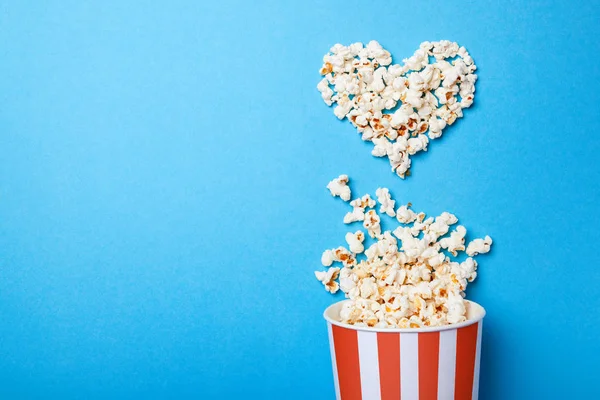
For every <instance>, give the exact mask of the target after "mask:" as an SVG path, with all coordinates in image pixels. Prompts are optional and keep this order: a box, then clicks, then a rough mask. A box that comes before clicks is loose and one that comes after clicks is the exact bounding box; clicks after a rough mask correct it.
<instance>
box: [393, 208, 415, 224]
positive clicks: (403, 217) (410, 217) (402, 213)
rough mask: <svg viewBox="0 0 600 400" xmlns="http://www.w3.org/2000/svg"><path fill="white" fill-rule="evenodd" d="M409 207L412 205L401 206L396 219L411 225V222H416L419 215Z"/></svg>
mask: <svg viewBox="0 0 600 400" xmlns="http://www.w3.org/2000/svg"><path fill="white" fill-rule="evenodd" d="M408 207H410V205H408V206H401V207H400V208H398V211H396V219H397V220H398V222H400V223H402V224H410V223H411V222H415V221H416V219H417V214H416V213H415V212H414V211H413V210H411V209H409V208H408Z"/></svg>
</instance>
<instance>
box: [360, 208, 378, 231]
mask: <svg viewBox="0 0 600 400" xmlns="http://www.w3.org/2000/svg"><path fill="white" fill-rule="evenodd" d="M380 222H381V219H380V218H379V215H377V211H375V210H369V211H367V212H366V214H365V220H364V222H363V226H364V227H365V229H367V232H368V233H369V236H371V237H372V238H375V237H378V236H379V235H381V225H380Z"/></svg>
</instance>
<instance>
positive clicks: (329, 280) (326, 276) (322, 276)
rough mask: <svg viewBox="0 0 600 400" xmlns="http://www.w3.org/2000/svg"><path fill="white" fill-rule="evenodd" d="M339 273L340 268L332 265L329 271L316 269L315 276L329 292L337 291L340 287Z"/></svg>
mask: <svg viewBox="0 0 600 400" xmlns="http://www.w3.org/2000/svg"><path fill="white" fill-rule="evenodd" d="M339 274H340V269H339V268H337V267H331V268H329V269H328V270H327V271H315V276H316V277H317V279H318V280H320V281H321V283H322V284H323V285H324V286H325V290H327V291H328V292H329V293H336V292H337V291H338V289H339V288H340V285H339V284H338V283H337V282H336V279H337V278H338V276H339Z"/></svg>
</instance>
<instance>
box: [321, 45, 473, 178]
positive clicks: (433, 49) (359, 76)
mask: <svg viewBox="0 0 600 400" xmlns="http://www.w3.org/2000/svg"><path fill="white" fill-rule="evenodd" d="M430 57H434V58H435V61H434V62H431V63H430V61H429V58H430ZM448 60H451V61H448ZM391 63H392V58H391V55H390V53H389V52H388V51H387V50H385V49H383V48H382V47H381V45H380V44H379V43H378V42H376V41H371V42H369V43H368V44H367V45H366V46H364V45H363V44H362V43H354V44H351V45H350V46H343V45H341V44H336V45H335V46H333V47H332V48H331V49H330V51H329V53H328V54H326V55H325V56H324V57H323V66H322V67H321V69H320V71H319V72H320V74H321V75H322V76H324V78H323V79H322V80H321V81H320V82H319V83H318V85H317V89H318V90H319V92H320V93H321V97H322V98H323V101H324V102H325V104H327V105H328V106H332V105H335V108H334V114H335V115H336V116H337V117H338V118H339V119H344V118H347V119H348V120H350V122H351V123H352V125H354V126H355V127H356V129H357V130H358V132H359V133H361V134H362V139H363V140H365V141H371V142H373V144H374V148H373V150H372V152H371V154H372V155H373V156H375V157H388V159H389V162H390V165H391V169H392V171H393V172H395V173H396V174H397V175H398V176H400V177H401V178H405V177H406V176H407V175H409V174H410V166H411V159H410V157H411V156H413V155H415V154H416V153H418V152H421V151H427V146H428V144H429V140H433V139H437V138H439V137H440V136H441V135H442V131H443V130H444V129H445V128H446V126H447V125H452V124H453V123H454V122H455V121H456V119H458V118H461V117H462V116H463V112H462V110H463V108H468V107H470V106H471V105H472V104H473V99H474V96H475V82H476V81H477V75H476V74H475V73H474V72H475V70H476V69H477V67H476V66H475V64H474V63H473V58H472V57H471V56H470V55H469V53H468V52H467V50H466V49H465V48H464V47H459V46H458V44H456V43H453V42H449V41H447V40H442V41H439V42H424V43H422V44H421V45H420V47H419V49H418V50H417V51H416V52H415V53H414V54H413V55H412V56H411V57H409V58H407V59H404V60H403V65H396V64H394V65H391ZM459 96H460V97H459ZM459 98H460V101H459ZM392 109H395V110H394V111H392Z"/></svg>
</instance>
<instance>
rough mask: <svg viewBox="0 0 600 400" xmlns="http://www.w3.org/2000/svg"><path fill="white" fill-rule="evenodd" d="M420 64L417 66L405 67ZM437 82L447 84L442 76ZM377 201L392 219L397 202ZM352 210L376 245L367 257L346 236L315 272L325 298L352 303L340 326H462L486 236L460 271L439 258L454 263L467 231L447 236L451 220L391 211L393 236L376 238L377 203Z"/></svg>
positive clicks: (384, 192)
mask: <svg viewBox="0 0 600 400" xmlns="http://www.w3.org/2000/svg"><path fill="white" fill-rule="evenodd" d="M374 48H376V47H374ZM383 56H385V54H383V55H382V57H383ZM422 62H423V61H422V60H420V59H419V58H416V59H414V60H413V61H411V63H416V64H419V63H422ZM442 77H446V78H442ZM450 78H451V79H453V77H452V76H451V77H450ZM439 79H448V77H447V75H444V74H442V75H441V77H440V78H439ZM415 82H417V81H415ZM417 83H418V82H417ZM376 194H377V200H378V202H379V203H380V205H381V207H380V208H379V212H380V213H382V214H383V213H385V214H387V215H389V214H388V212H390V210H391V211H394V206H395V201H394V200H391V196H390V195H389V190H388V189H386V188H379V189H377V192H376ZM350 205H351V206H352V207H353V209H354V210H355V211H356V210H358V211H356V214H357V215H358V214H360V215H361V216H362V221H363V226H364V227H365V228H366V229H367V231H368V234H369V235H370V236H371V237H372V238H373V239H374V240H375V241H374V242H373V243H372V244H371V245H370V246H368V248H366V249H365V245H364V241H365V234H364V233H363V232H362V231H356V232H354V233H352V232H348V233H347V234H346V237H345V239H346V242H347V243H348V247H349V249H346V248H344V247H338V248H337V249H331V250H326V251H325V252H324V253H323V256H322V258H321V261H322V264H323V265H324V266H325V267H329V269H328V270H327V271H317V272H315V275H316V277H317V279H318V280H319V281H321V282H322V283H323V285H324V286H325V289H326V290H327V291H329V292H331V293H335V292H336V291H337V290H339V289H341V290H342V292H344V293H345V295H346V297H347V298H348V299H350V301H349V302H347V303H345V304H344V306H343V308H342V310H341V312H340V320H341V322H344V323H348V324H353V325H356V326H370V327H378V328H419V327H426V326H441V325H447V324H456V323H459V322H462V321H465V320H466V306H465V300H464V296H465V290H466V288H467V284H468V283H469V282H472V281H473V280H474V279H475V278H476V277H477V262H476V261H475V259H474V258H472V257H473V256H474V255H477V254H482V253H487V252H488V251H489V250H490V246H491V244H492V239H491V238H490V237H489V236H486V237H485V238H484V239H475V240H473V241H472V242H471V243H469V246H468V248H467V254H468V255H469V256H470V257H469V258H467V259H466V260H465V261H463V262H461V263H459V262H456V261H453V260H452V259H451V257H450V256H449V255H448V254H447V253H445V252H444V250H447V251H448V252H449V253H450V254H451V255H452V256H453V257H456V256H457V255H458V252H460V251H464V250H465V236H466V233H467V231H466V229H465V228H464V227H463V226H462V225H459V226H456V228H455V229H454V230H453V231H450V227H451V226H452V225H454V224H456V223H457V222H458V219H457V218H456V216H454V215H452V214H450V213H447V212H443V213H442V214H441V215H439V216H437V217H435V218H434V217H428V218H427V217H426V215H425V213H415V212H414V211H412V210H411V209H410V207H411V204H410V203H409V204H407V205H402V206H400V207H399V208H398V209H397V210H396V211H394V215H395V216H396V219H397V220H398V222H399V223H400V224H401V225H400V226H398V227H397V228H396V229H394V231H393V232H391V231H384V232H382V229H381V223H380V216H379V215H378V214H377V210H376V209H375V208H374V207H375V201H373V199H371V197H370V196H369V195H365V196H363V197H361V198H359V199H355V200H353V201H352V202H351V203H350ZM367 208H368V209H369V210H368V211H365V210H366V209H367ZM355 211H353V212H355ZM346 220H347V219H346V217H344V222H346ZM362 254H364V255H362ZM357 255H360V257H361V259H358V258H357ZM334 262H341V263H342V268H341V269H340V268H338V267H331V265H332V264H333V263H334ZM338 280H339V282H337V281H338Z"/></svg>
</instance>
